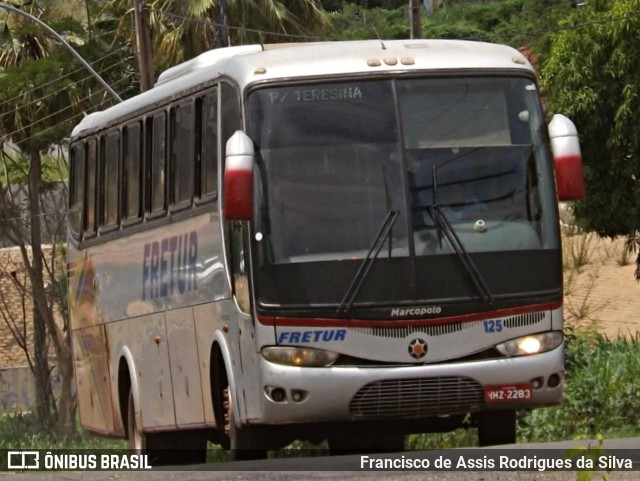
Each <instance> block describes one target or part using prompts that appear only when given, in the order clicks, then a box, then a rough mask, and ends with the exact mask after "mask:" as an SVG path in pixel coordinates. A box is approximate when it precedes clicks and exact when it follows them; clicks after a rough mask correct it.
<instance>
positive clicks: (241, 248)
mask: <svg viewBox="0 0 640 481" xmlns="http://www.w3.org/2000/svg"><path fill="white" fill-rule="evenodd" d="M227 226H228V227H229V230H230V232H231V269H232V275H233V293H234V294H235V296H236V300H237V302H238V306H239V307H240V309H241V310H242V312H245V313H248V312H250V308H251V302H250V297H249V277H248V276H247V263H246V250H245V245H246V244H245V227H244V223H242V222H239V221H232V222H229V223H228V224H227Z"/></svg>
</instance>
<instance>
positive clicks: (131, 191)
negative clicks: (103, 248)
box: [122, 123, 142, 220]
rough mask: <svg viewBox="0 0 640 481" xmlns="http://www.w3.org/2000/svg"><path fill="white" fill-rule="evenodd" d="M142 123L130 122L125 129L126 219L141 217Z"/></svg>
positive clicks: (124, 198) (124, 208) (123, 169)
mask: <svg viewBox="0 0 640 481" xmlns="http://www.w3.org/2000/svg"><path fill="white" fill-rule="evenodd" d="M140 140H141V139H140V124H139V123H135V124H129V125H127V126H126V127H125V128H124V130H123V142H124V146H123V147H124V148H123V155H124V161H123V163H122V176H123V185H124V193H123V199H122V200H123V203H124V205H123V209H122V210H123V217H124V219H125V220H132V219H139V218H140V217H141V209H140V205H141V189H140V186H141V183H142V168H141V161H142V143H141V142H140Z"/></svg>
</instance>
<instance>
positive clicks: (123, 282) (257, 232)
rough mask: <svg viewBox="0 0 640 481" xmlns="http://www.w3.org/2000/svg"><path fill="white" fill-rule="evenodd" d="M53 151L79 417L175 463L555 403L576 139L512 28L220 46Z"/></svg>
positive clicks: (101, 115) (578, 174) (485, 420)
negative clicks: (63, 196) (59, 181)
mask: <svg viewBox="0 0 640 481" xmlns="http://www.w3.org/2000/svg"><path fill="white" fill-rule="evenodd" d="M552 151H553V153H552ZM70 152H71V155H70V157H71V164H70V186H71V188H70V202H69V207H70V214H69V268H70V272H69V296H70V297H69V301H70V312H71V314H70V315H71V326H72V329H73V347H74V356H75V357H74V359H75V375H76V382H77V393H78V401H79V411H80V419H81V423H82V425H83V426H84V428H86V429H87V430H89V431H93V432H95V433H99V434H102V435H107V436H114V437H122V438H124V437H127V438H128V439H129V442H130V446H131V447H133V448H136V449H140V450H144V451H145V452H148V453H151V454H152V455H153V456H154V457H159V458H162V459H160V461H162V460H165V461H170V462H176V461H190V462H194V461H202V460H203V459H204V456H205V451H206V447H207V442H208V441H211V442H213V443H217V444H221V445H222V446H224V447H227V448H230V449H231V452H232V454H233V455H235V456H236V457H250V456H262V455H264V453H265V450H267V449H273V448H278V447H280V446H283V445H286V444H287V443H289V442H290V441H291V440H293V439H302V440H310V441H320V440H323V439H326V440H327V441H328V444H329V447H330V448H331V449H332V450H340V449H359V450H366V449H387V450H395V449H402V447H403V440H404V436H405V435H406V434H408V433H419V432H434V431H445V430H451V429H455V428H457V427H460V426H462V425H467V426H472V427H477V430H478V436H479V444H480V445H491V444H498V443H511V442H514V441H515V439H516V417H515V412H516V410H517V409H521V408H534V407H539V406H549V405H554V404H557V403H559V402H561V399H562V390H563V378H564V361H563V347H564V341H563V315H562V261H561V247H560V232H559V222H558V208H557V200H558V198H560V199H562V200H570V199H577V198H581V197H582V196H583V195H584V185H583V180H582V171H581V158H580V149H579V144H578V139H577V134H576V131H575V127H573V124H572V123H571V122H570V121H569V120H568V119H566V118H564V117H562V116H555V117H554V120H553V121H552V123H551V125H550V127H547V125H546V124H545V119H544V114H543V110H542V108H541V104H540V95H539V91H538V88H537V84H536V78H535V74H534V71H533V69H532V67H531V65H530V64H529V63H528V61H527V60H526V59H525V58H524V57H523V56H522V55H521V54H520V53H519V52H517V51H516V50H513V49H511V48H508V47H505V46H497V45H492V44H485V43H476V42H463V41H446V40H403V41H379V40H370V41H354V42H326V43H309V44H289V45H275V46H262V45H248V46H239V47H230V48H224V49H219V50H214V51H210V52H207V53H205V54H203V55H201V56H199V57H197V58H195V59H193V60H191V61H188V62H186V63H184V64H182V65H179V66H177V67H174V68H172V69H170V70H168V71H167V72H165V73H163V74H162V75H161V76H160V78H159V80H158V82H157V84H156V85H155V87H154V88H153V89H151V90H149V91H147V92H145V93H142V94H140V95H138V96H136V97H134V98H131V99H129V100H126V101H124V102H122V103H120V104H118V105H115V106H114V107H112V108H109V109H108V110H105V111H103V112H98V113H93V114H91V115H88V116H87V117H86V118H85V119H83V120H82V122H80V124H79V125H78V126H77V127H76V128H75V129H74V131H73V133H72V139H71V148H70ZM177 448H190V449H184V450H180V449H177ZM169 455H170V456H169ZM181 457H184V458H185V459H181Z"/></svg>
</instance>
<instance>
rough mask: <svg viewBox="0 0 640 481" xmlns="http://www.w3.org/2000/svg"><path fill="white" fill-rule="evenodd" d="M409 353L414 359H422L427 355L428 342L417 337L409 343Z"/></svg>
mask: <svg viewBox="0 0 640 481" xmlns="http://www.w3.org/2000/svg"><path fill="white" fill-rule="evenodd" d="M409 355H410V356H411V357H412V358H414V359H422V358H423V357H424V356H426V355H427V343H426V342H424V340H423V339H420V338H416V339H414V340H413V341H411V342H410V343H409Z"/></svg>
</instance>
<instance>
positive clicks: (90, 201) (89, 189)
mask: <svg viewBox="0 0 640 481" xmlns="http://www.w3.org/2000/svg"><path fill="white" fill-rule="evenodd" d="M97 151H98V146H97V142H96V139H90V140H89V141H88V142H87V163H86V183H85V191H84V216H83V230H84V236H85V237H91V236H93V235H95V232H96V174H97V172H98V169H97V163H98V155H97V154H98V152H97Z"/></svg>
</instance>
